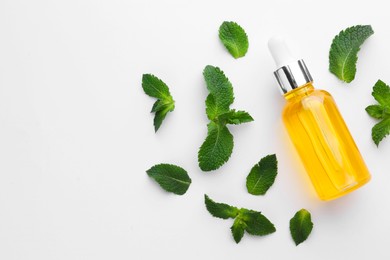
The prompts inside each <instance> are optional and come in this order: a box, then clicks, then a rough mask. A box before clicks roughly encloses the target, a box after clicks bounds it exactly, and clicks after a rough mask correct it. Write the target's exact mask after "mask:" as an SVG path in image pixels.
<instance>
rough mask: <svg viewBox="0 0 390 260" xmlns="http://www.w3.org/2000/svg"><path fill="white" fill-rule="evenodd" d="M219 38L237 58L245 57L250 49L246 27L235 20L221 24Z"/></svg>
mask: <svg viewBox="0 0 390 260" xmlns="http://www.w3.org/2000/svg"><path fill="white" fill-rule="evenodd" d="M219 39H221V41H222V43H223V45H224V46H225V47H226V49H227V50H228V51H229V52H230V54H231V55H232V56H233V57H234V58H235V59H237V58H240V57H244V56H245V54H246V52H247V51H248V47H249V43H248V36H247V35H246V33H245V31H244V29H242V27H241V26H240V25H238V24H237V23H235V22H223V23H222V24H221V26H220V27H219Z"/></svg>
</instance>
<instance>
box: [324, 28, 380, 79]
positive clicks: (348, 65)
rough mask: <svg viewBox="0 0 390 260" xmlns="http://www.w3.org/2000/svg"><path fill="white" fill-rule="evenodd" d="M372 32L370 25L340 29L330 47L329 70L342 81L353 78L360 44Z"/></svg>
mask: <svg viewBox="0 0 390 260" xmlns="http://www.w3.org/2000/svg"><path fill="white" fill-rule="evenodd" d="M373 33H374V31H373V30H372V27H371V26H370V25H356V26H352V27H349V28H347V29H345V30H343V31H341V32H340V33H339V34H338V35H337V36H336V37H335V38H334V39H333V42H332V45H331V47H330V51H329V70H330V72H332V73H333V74H334V75H336V77H338V78H339V79H340V80H342V81H344V82H347V83H349V82H351V81H352V80H354V79H355V74H356V62H357V59H358V57H357V54H358V52H359V50H360V46H361V45H362V44H363V42H364V41H365V40H366V39H367V38H368V37H370V36H371V35H372V34H373Z"/></svg>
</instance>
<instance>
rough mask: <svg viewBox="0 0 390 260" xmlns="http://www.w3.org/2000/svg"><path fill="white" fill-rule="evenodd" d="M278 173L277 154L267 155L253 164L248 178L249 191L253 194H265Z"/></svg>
mask: <svg viewBox="0 0 390 260" xmlns="http://www.w3.org/2000/svg"><path fill="white" fill-rule="evenodd" d="M277 174H278V161H277V159H276V155H275V154H271V155H267V156H266V157H264V158H262V159H261V160H260V161H259V162H258V163H257V164H255V166H253V168H252V170H251V171H250V173H249V175H248V177H247V178H246V187H247V189H248V192H249V193H250V194H253V195H264V194H265V193H266V192H267V191H268V189H269V188H270V187H271V186H272V185H273V184H274V182H275V178H276V175H277Z"/></svg>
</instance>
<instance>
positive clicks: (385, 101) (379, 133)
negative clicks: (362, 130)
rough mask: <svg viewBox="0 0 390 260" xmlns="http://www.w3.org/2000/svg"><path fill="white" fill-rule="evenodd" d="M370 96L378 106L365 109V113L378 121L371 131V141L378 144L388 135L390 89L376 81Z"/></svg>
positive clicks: (381, 82)
mask: <svg viewBox="0 0 390 260" xmlns="http://www.w3.org/2000/svg"><path fill="white" fill-rule="evenodd" d="M372 96H373V97H374V98H375V100H376V101H378V103H379V104H377V105H371V106H368V107H366V111H367V113H368V114H369V115H370V116H372V117H373V118H376V119H380V120H381V121H380V122H379V123H377V124H376V125H375V126H374V127H373V128H372V131H371V136H372V140H373V141H374V143H375V144H376V145H377V146H379V143H380V142H381V141H382V140H383V139H384V138H385V137H386V136H387V135H389V134H390V87H389V85H387V84H386V83H385V82H383V81H381V80H378V81H377V82H376V83H375V86H374V87H373V90H372Z"/></svg>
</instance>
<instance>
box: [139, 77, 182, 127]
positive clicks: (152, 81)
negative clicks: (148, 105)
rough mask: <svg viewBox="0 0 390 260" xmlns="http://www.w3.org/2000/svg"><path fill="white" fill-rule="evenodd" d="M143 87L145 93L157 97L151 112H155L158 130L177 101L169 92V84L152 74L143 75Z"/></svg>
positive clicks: (155, 123)
mask: <svg viewBox="0 0 390 260" xmlns="http://www.w3.org/2000/svg"><path fill="white" fill-rule="evenodd" d="M142 88H143V90H144V92H145V94H147V95H148V96H150V97H154V98H157V100H156V102H155V103H154V104H153V107H152V111H151V113H155V116H154V130H155V132H157V130H158V129H159V128H160V126H161V124H162V122H163V121H164V119H165V117H166V115H167V114H168V113H169V112H171V111H173V110H174V109H175V101H174V100H173V98H172V96H171V93H170V92H169V88H168V86H167V85H166V84H165V83H164V82H163V81H162V80H161V79H159V78H157V77H156V76H154V75H152V74H144V75H143V76H142Z"/></svg>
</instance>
